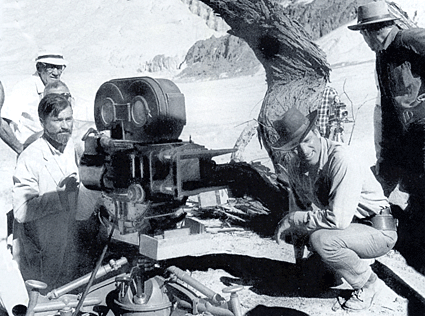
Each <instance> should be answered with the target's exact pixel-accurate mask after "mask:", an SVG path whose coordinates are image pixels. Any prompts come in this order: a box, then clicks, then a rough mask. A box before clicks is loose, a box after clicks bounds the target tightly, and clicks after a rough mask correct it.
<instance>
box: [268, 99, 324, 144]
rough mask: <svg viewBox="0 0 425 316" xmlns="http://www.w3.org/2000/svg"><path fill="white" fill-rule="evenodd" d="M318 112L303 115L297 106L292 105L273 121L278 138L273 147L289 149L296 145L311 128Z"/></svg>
mask: <svg viewBox="0 0 425 316" xmlns="http://www.w3.org/2000/svg"><path fill="white" fill-rule="evenodd" d="M317 115H318V112H317V111H313V112H312V113H310V114H308V115H307V116H304V115H303V114H302V113H301V112H300V111H299V110H298V109H297V108H295V107H292V108H290V109H289V110H288V111H286V112H285V114H283V116H282V117H280V118H279V119H277V120H276V121H274V122H273V127H274V128H275V130H276V132H277V133H278V134H279V137H280V138H279V140H278V141H277V142H275V143H274V144H272V148H273V149H278V150H281V151H290V150H291V149H294V148H295V147H297V146H298V145H299V144H300V143H301V141H302V140H303V139H304V137H305V136H306V135H307V134H308V132H310V131H311V130H312V129H313V126H314V124H315V123H316V119H317Z"/></svg>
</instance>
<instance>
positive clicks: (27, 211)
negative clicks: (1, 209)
mask: <svg viewBox="0 0 425 316" xmlns="http://www.w3.org/2000/svg"><path fill="white" fill-rule="evenodd" d="M34 156H36V155H34V153H27V151H24V152H23V153H22V155H20V156H19V157H18V161H17V163H16V169H15V173H14V175H13V183H14V186H13V191H12V195H13V214H14V216H15V219H16V220H17V221H18V222H19V223H26V222H31V221H34V220H37V219H40V218H42V217H44V216H47V215H49V214H53V213H56V212H58V210H60V209H61V208H60V205H61V200H60V198H59V194H58V192H57V191H56V185H55V184H54V183H52V184H51V185H50V186H51V190H49V191H50V192H45V193H43V192H41V191H40V185H41V184H40V183H39V181H40V178H44V179H45V180H46V179H49V177H50V176H49V173H47V172H44V170H46V168H45V166H44V164H43V163H42V162H40V161H39V160H40V159H37V158H39V157H34ZM41 159H42V158H41ZM44 186H46V184H45V185H44Z"/></svg>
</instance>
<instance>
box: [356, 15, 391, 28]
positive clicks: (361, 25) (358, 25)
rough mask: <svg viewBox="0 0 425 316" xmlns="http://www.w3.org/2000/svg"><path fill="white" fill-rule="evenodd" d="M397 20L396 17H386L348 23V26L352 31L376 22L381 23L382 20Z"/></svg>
mask: <svg viewBox="0 0 425 316" xmlns="http://www.w3.org/2000/svg"><path fill="white" fill-rule="evenodd" d="M395 20H398V18H393V17H388V18H384V19H378V20H374V21H369V22H365V23H358V24H354V25H349V26H348V28H349V29H350V30H352V31H360V30H361V29H364V28H367V26H368V25H372V24H376V23H382V22H388V21H395Z"/></svg>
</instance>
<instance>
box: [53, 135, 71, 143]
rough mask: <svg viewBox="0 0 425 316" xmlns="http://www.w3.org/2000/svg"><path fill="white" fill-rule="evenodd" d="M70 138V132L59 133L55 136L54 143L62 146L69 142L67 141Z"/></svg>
mask: <svg viewBox="0 0 425 316" xmlns="http://www.w3.org/2000/svg"><path fill="white" fill-rule="evenodd" d="M70 138H71V133H70V132H61V133H57V134H56V139H55V140H56V141H57V142H58V143H59V144H62V145H66V144H67V143H68V141H69V139H70Z"/></svg>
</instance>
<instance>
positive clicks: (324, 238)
mask: <svg viewBox="0 0 425 316" xmlns="http://www.w3.org/2000/svg"><path fill="white" fill-rule="evenodd" d="M310 246H311V247H312V249H313V250H314V251H315V252H317V253H318V254H319V255H320V256H321V257H322V258H326V257H329V256H331V255H332V254H333V253H335V251H336V250H337V249H339V248H340V246H339V245H338V243H336V242H335V238H332V236H331V235H329V234H327V233H326V231H324V230H318V231H315V232H314V233H312V234H311V235H310Z"/></svg>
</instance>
